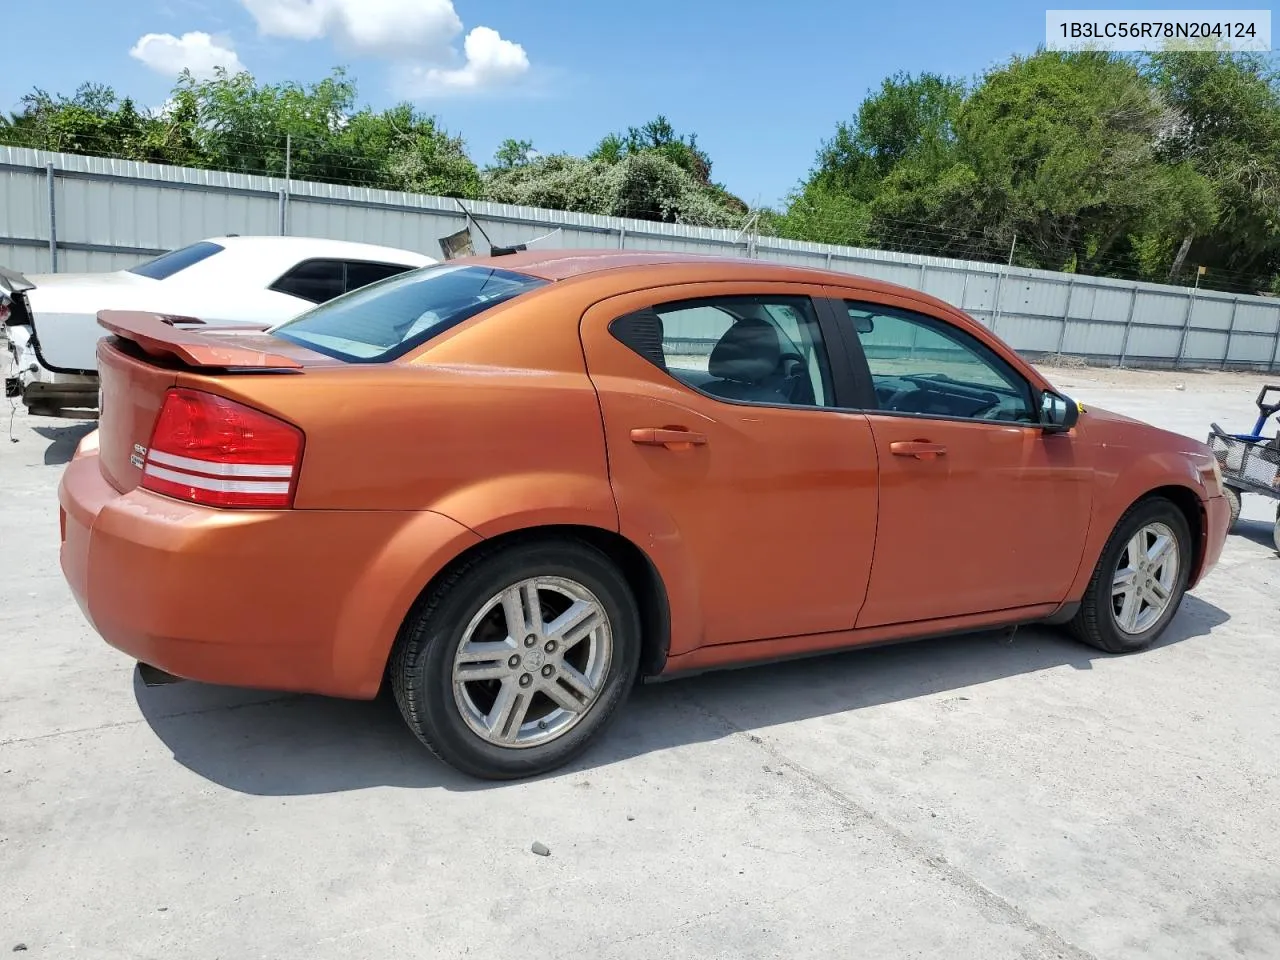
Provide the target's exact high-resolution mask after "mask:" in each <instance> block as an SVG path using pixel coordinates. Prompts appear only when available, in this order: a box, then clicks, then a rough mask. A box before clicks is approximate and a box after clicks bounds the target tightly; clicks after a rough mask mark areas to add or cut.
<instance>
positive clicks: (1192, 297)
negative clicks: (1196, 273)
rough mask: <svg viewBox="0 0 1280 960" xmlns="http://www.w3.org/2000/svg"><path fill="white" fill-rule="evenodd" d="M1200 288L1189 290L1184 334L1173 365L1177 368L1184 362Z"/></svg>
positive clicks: (1183, 324)
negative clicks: (1183, 356) (1184, 353)
mask: <svg viewBox="0 0 1280 960" xmlns="http://www.w3.org/2000/svg"><path fill="white" fill-rule="evenodd" d="M1135 289H1136V288H1135ZM1198 289H1199V288H1198V287H1193V288H1192V289H1191V290H1189V291H1187V315H1186V316H1185V317H1183V318H1182V336H1181V337H1179V338H1178V353H1177V355H1176V356H1174V358H1173V367H1174V369H1175V370H1176V369H1177V368H1178V365H1179V364H1180V363H1182V353H1183V351H1184V350H1186V348H1187V334H1188V333H1190V332H1191V311H1192V310H1194V309H1195V306H1196V290H1198Z"/></svg>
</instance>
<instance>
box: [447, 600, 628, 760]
mask: <svg viewBox="0 0 1280 960" xmlns="http://www.w3.org/2000/svg"><path fill="white" fill-rule="evenodd" d="M612 656H613V633H612V629H611V627H610V624H609V618H608V616H607V615H606V613H605V610H604V606H603V604H602V603H601V602H600V600H599V598H597V597H596V596H595V594H593V593H592V592H591V591H590V590H588V589H587V588H586V587H584V586H583V585H582V584H580V583H578V582H576V581H574V580H570V579H567V578H564V577H533V578H530V579H527V580H521V581H520V582H518V583H515V584H512V585H511V586H509V587H507V588H506V589H505V590H503V591H501V592H500V593H498V594H495V595H494V596H493V597H491V598H490V599H489V600H488V601H487V602H486V603H485V604H484V605H483V606H481V608H480V612H479V613H477V614H476V615H475V617H473V618H472V620H471V622H470V623H469V624H467V628H466V630H464V631H463V634H462V639H461V641H460V642H459V644H458V648H457V651H456V652H455V654H454V659H453V678H452V679H453V697H454V703H455V704H456V705H457V708H458V711H459V713H460V714H461V715H462V718H463V720H464V721H465V722H466V724H467V726H468V727H469V728H470V729H471V731H472V732H473V733H475V734H476V735H477V736H479V737H481V738H483V739H484V740H486V741H487V742H489V743H491V744H493V745H495V746H500V747H532V746H537V745H540V744H544V743H549V742H550V741H552V740H555V739H557V738H559V737H561V736H563V735H564V734H565V733H567V732H568V731H569V730H570V729H572V728H573V727H574V726H575V725H576V724H577V723H578V721H580V720H581V719H582V718H583V717H584V716H585V715H586V713H587V711H588V710H590V709H591V707H592V706H593V705H594V704H595V702H596V700H597V699H598V698H599V696H600V692H601V690H602V689H603V688H604V683H605V678H606V677H607V676H608V674H609V664H610V660H611V659H612Z"/></svg>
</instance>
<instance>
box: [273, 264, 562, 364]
mask: <svg viewBox="0 0 1280 960" xmlns="http://www.w3.org/2000/svg"><path fill="white" fill-rule="evenodd" d="M546 282H547V281H545V280H541V279H539V278H537V277H530V276H526V275H525V274H522V273H512V272H511V271H509V270H495V269H493V268H491V267H475V266H462V265H449V264H440V265H438V266H433V267H423V268H422V269H420V270H411V271H409V272H408V273H402V274H399V275H398V276H394V277H390V278H388V279H386V280H380V281H378V282H377V283H372V284H370V285H369V286H367V287H361V288H360V289H358V290H353V291H351V292H349V293H346V294H343V295H342V296H340V297H338V298H336V299H334V300H330V301H329V302H328V303H324V304H321V305H320V306H318V307H315V308H314V309H312V310H308V311H307V312H306V313H304V314H302V315H301V316H298V317H295V318H294V319H292V320H287V321H285V322H284V323H282V324H280V325H278V326H276V327H273V328H272V329H271V330H269V331H268V332H269V333H271V334H273V335H275V336H277V337H281V338H283V339H285V340H289V341H291V342H293V343H297V344H300V345H301V346H304V347H307V348H309V349H311V350H315V351H317V352H319V353H323V354H326V355H328V356H331V357H336V358H338V359H340V360H350V361H353V362H370V361H385V360H393V359H395V358H396V357H398V356H400V355H401V354H404V353H407V352H408V351H410V350H412V349H413V348H414V347H416V346H418V345H419V344H421V343H425V342H426V341H427V340H429V339H431V337H433V336H435V335H436V334H438V333H441V332H442V331H444V330H447V329H449V328H450V327H452V326H456V325H457V324H459V323H462V322H463V321H464V320H467V319H470V318H471V317H474V316H475V315H476V314H478V313H482V312H484V311H485V310H488V309H490V308H491V307H495V306H497V305H498V304H500V303H505V302H506V301H507V300H510V299H512V298H513V297H518V296H520V294H522V293H526V292H528V291H530V290H533V289H535V288H536V287H540V286H543V285H544V284H546Z"/></svg>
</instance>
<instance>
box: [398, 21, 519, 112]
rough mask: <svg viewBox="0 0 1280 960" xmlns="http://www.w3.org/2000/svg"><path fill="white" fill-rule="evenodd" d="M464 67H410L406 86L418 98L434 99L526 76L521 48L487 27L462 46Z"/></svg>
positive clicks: (477, 31) (475, 31) (468, 36)
mask: <svg viewBox="0 0 1280 960" xmlns="http://www.w3.org/2000/svg"><path fill="white" fill-rule="evenodd" d="M462 46H463V50H464V51H465V52H466V57H467V59H466V63H464V64H463V65H462V66H461V67H457V68H456V69H447V68H441V67H413V68H411V69H410V71H409V76H408V81H407V86H408V87H409V89H411V90H412V91H414V92H415V93H416V94H417V95H418V96H423V97H438V96H446V95H448V94H451V93H468V92H477V91H481V90H491V89H493V88H495V87H502V86H506V85H507V84H509V83H511V82H512V81H513V80H515V79H517V78H519V77H521V76H523V75H524V74H526V73H528V72H529V57H528V55H527V54H526V53H525V52H524V47H522V46H520V44H518V43H512V42H511V41H510V40H504V39H502V35H501V34H499V33H498V31H497V30H494V29H492V28H490V27H476V28H475V29H473V30H472V31H471V32H470V33H468V34H467V39H466V40H465V41H464V42H463V45H462Z"/></svg>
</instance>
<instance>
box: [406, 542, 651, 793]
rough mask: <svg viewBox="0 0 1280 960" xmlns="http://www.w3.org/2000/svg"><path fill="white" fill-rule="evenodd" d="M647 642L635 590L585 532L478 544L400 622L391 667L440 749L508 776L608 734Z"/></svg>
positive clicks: (481, 772) (546, 765) (421, 734)
mask: <svg viewBox="0 0 1280 960" xmlns="http://www.w3.org/2000/svg"><path fill="white" fill-rule="evenodd" d="M534 598H537V602H536V604H535V603H534V602H533V599H534ZM495 603H496V606H495ZM535 608H536V609H537V614H536V617H535V615H534V614H533V613H532V611H533V610H534V609H535ZM513 611H514V612H513ZM513 617H514V618H517V620H516V622H517V623H518V624H522V626H519V627H518V628H517V629H512V628H511V624H512V618H513ZM575 617H582V620H581V622H580V624H579V625H578V626H575V627H571V628H569V629H567V630H562V631H561V632H560V633H559V634H557V633H555V630H554V628H555V627H556V625H557V624H562V625H563V624H567V623H569V622H571V621H573V620H574V618H575ZM584 631H587V632H584ZM517 633H524V634H525V636H524V637H519V636H515V634H517ZM579 634H581V636H579ZM557 636H559V637H560V643H557V642H556V637H557ZM531 638H536V641H535V642H531ZM640 640H641V636H640V615H639V609H638V606H637V603H636V598H635V597H634V595H633V594H632V591H631V588H630V587H629V586H628V584H627V581H626V579H625V577H624V576H623V575H622V573H621V572H620V571H619V570H618V568H617V566H616V565H615V564H614V563H613V562H612V561H611V560H610V559H609V557H608V556H606V555H605V554H604V553H603V552H602V551H600V550H599V549H597V548H596V547H594V546H592V545H590V544H588V543H585V542H583V541H579V540H570V539H564V540H554V541H550V540H543V541H528V542H523V543H515V544H511V545H507V546H501V547H498V548H496V549H494V550H489V551H481V552H479V553H477V554H476V555H474V556H472V557H470V558H469V559H467V560H466V561H464V562H463V563H461V564H459V565H458V566H457V567H455V568H454V569H452V570H450V571H448V572H447V573H446V574H445V575H444V576H443V577H442V578H441V580H440V581H439V582H438V583H436V584H435V585H433V586H432V588H431V589H430V590H429V591H428V592H427V593H426V594H425V595H424V596H423V597H422V599H421V600H420V601H419V603H418V604H417V605H416V607H415V609H414V610H413V611H412V612H411V613H410V615H409V617H408V618H407V620H406V622H405V624H404V627H403V628H402V629H401V632H400V636H399V638H398V639H397V642H396V646H395V649H394V651H393V653H392V659H391V663H390V666H389V675H390V681H391V686H392V690H393V693H394V696H395V700H396V703H397V705H398V706H399V708H400V713H401V715H402V716H403V717H404V719H405V722H406V723H407V724H408V725H409V728H410V729H411V730H412V731H413V732H414V734H415V735H416V736H417V737H418V739H419V740H421V741H422V743H423V744H425V745H426V746H427V747H428V749H430V750H431V752H432V753H434V754H435V755H436V756H437V757H438V758H440V759H441V760H443V761H444V762H446V763H448V764H449V765H450V766H452V767H455V768H456V769H458V770H460V771H462V772H463V773H466V774H469V775H471V776H474V777H480V778H483V779H488V780H509V779H516V778H519V777H528V776H535V775H537V774H540V773H546V772H547V771H550V770H554V769H555V768H557V767H560V766H562V765H564V764H566V763H568V762H569V761H570V760H572V759H573V758H574V757H576V756H577V755H578V754H579V753H581V752H582V751H583V750H584V749H586V747H587V746H588V744H589V743H591V742H592V741H593V740H594V739H595V738H596V737H597V736H598V735H599V734H600V733H601V732H602V731H603V730H604V728H605V727H606V726H607V724H608V723H609V721H610V720H611V719H612V717H613V715H614V713H615V712H616V710H617V708H618V706H619V704H621V702H622V701H623V700H624V699H625V697H626V695H627V693H628V692H629V691H630V689H631V687H632V686H633V685H634V683H635V678H636V673H637V670H638V669H639V662H640ZM486 645H487V646H486ZM553 648H554V651H553V652H548V651H552V649H553ZM477 657H479V658H480V659H478V660H477V659H476V658H477ZM472 677H479V679H470V678H472ZM526 683H528V684H529V686H527V687H525V686H523V685H524V684H526ZM584 691H589V693H585V692H584ZM553 696H554V697H555V699H552V697H553ZM564 703H568V704H569V706H568V707H566V706H562V704H564ZM570 707H574V708H577V709H570Z"/></svg>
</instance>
